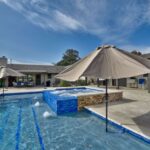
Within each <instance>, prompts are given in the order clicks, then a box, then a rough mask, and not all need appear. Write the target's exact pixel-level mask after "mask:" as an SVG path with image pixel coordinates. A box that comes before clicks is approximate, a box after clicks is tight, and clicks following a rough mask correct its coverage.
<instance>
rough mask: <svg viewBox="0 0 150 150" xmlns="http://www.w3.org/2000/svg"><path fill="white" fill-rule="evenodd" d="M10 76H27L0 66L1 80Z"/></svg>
mask: <svg viewBox="0 0 150 150" xmlns="http://www.w3.org/2000/svg"><path fill="white" fill-rule="evenodd" d="M8 76H13V77H22V76H25V75H24V74H22V73H20V72H18V71H16V70H13V69H11V68H7V67H5V66H0V79H1V78H5V77H8Z"/></svg>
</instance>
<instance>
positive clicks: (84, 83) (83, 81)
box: [77, 80, 87, 86]
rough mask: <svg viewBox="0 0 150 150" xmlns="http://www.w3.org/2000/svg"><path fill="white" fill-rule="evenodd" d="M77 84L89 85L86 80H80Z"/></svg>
mask: <svg viewBox="0 0 150 150" xmlns="http://www.w3.org/2000/svg"><path fill="white" fill-rule="evenodd" d="M77 84H78V86H86V85H87V83H86V80H78V81H77Z"/></svg>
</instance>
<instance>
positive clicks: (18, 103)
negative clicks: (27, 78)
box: [0, 94, 150, 150]
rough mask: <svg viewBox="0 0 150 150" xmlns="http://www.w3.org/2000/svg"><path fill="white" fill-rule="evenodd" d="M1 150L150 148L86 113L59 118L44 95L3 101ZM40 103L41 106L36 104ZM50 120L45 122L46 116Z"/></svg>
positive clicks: (1, 108) (131, 149)
mask: <svg viewBox="0 0 150 150" xmlns="http://www.w3.org/2000/svg"><path fill="white" fill-rule="evenodd" d="M0 101H1V102H0V150H13V149H15V150H127V149H130V150H149V149H150V145H149V144H147V143H145V142H142V141H141V140H138V139H137V138H135V137H133V136H131V135H129V134H128V133H123V132H122V131H121V130H118V129H116V128H115V127H113V126H109V132H108V133H106V132H105V123H104V121H103V120H100V119H99V118H97V117H95V116H93V115H91V114H89V113H88V112H86V111H82V112H77V113H70V114H66V115H60V116H56V115H55V114H54V113H53V112H52V111H51V110H50V107H49V106H48V105H47V104H46V103H45V102H44V101H43V98H42V94H26V95H17V96H5V98H4V101H3V102H2V99H0ZM37 101H39V102H40V104H41V105H40V106H39V107H35V106H34V104H35V103H36V102H37ZM45 111H48V112H50V113H51V117H50V118H48V119H46V118H44V117H43V113H44V112H45Z"/></svg>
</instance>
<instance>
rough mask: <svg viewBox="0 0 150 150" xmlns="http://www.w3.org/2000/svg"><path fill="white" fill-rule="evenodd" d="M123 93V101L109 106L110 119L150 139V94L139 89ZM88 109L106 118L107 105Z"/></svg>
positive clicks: (127, 90) (124, 90) (125, 90)
mask: <svg viewBox="0 0 150 150" xmlns="http://www.w3.org/2000/svg"><path fill="white" fill-rule="evenodd" d="M122 91H123V100H122V101H117V102H111V103H110V104H109V119H110V120H112V121H114V122H116V123H118V124H120V125H122V126H124V127H126V128H128V129H130V130H132V131H134V132H136V133H138V134H140V135H142V136H145V137H147V138H149V139H150V93H148V92H147V91H146V90H138V89H123V90H122ZM86 108H87V109H89V110H90V111H92V112H94V113H96V114H99V115H101V116H104V117H105V104H99V105H94V106H87V107H86Z"/></svg>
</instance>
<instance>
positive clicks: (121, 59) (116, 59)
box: [56, 45, 150, 131]
mask: <svg viewBox="0 0 150 150" xmlns="http://www.w3.org/2000/svg"><path fill="white" fill-rule="evenodd" d="M146 73H150V61H149V60H147V59H144V58H142V57H140V56H135V55H134V54H130V53H129V52H126V51H123V50H121V49H118V48H116V47H115V46H110V45H104V46H102V47H98V48H97V49H96V50H95V51H94V52H92V53H91V54H90V55H88V56H87V57H85V58H83V59H81V60H80V61H78V62H76V63H75V64H73V65H71V66H70V67H68V68H67V69H65V70H64V71H62V72H61V73H60V74H58V75H56V78H59V79H62V80H66V81H76V80H78V79H79V78H80V77H81V76H86V77H96V78H101V79H105V80H106V131H107V124H108V92H107V89H108V88H107V82H108V81H107V80H108V79H120V78H127V77H132V76H138V75H141V74H146Z"/></svg>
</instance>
